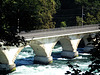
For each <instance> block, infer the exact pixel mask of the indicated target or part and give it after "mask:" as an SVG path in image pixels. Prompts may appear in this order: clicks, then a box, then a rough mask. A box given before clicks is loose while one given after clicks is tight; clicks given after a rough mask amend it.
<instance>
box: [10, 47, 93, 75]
mask: <svg viewBox="0 0 100 75" xmlns="http://www.w3.org/2000/svg"><path fill="white" fill-rule="evenodd" d="M61 51H62V47H60V46H59V45H56V46H55V48H54V49H53V52H52V56H53V63H52V64H50V65H39V64H34V63H33V60H34V55H35V54H34V51H33V50H32V48H31V47H25V48H24V49H23V50H22V51H21V52H20V53H19V55H18V56H17V59H16V61H15V64H16V71H14V72H12V73H10V74H9V75H65V73H66V71H70V70H71V69H70V68H69V67H68V66H67V65H68V64H67V62H68V61H69V62H70V63H71V64H73V65H75V64H77V65H79V66H80V67H79V68H80V69H81V70H83V71H86V70H88V65H89V64H90V63H91V61H90V60H89V58H90V56H91V55H89V54H86V53H80V54H79V56H78V57H76V58H74V59H65V58H61V56H60V54H61Z"/></svg>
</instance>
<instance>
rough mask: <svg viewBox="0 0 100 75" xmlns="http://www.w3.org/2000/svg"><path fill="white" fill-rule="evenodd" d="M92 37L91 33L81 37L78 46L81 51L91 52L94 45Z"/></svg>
mask: <svg viewBox="0 0 100 75" xmlns="http://www.w3.org/2000/svg"><path fill="white" fill-rule="evenodd" d="M90 38H91V34H87V35H84V37H83V38H82V39H81V41H80V43H79V45H78V48H77V50H78V52H79V53H89V52H90V51H91V49H92V48H93V45H92V42H93V40H91V39H90ZM89 40H90V41H89Z"/></svg>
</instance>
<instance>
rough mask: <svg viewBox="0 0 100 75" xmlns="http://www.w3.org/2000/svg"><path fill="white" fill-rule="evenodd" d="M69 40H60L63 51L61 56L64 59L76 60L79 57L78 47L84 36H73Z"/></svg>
mask: <svg viewBox="0 0 100 75" xmlns="http://www.w3.org/2000/svg"><path fill="white" fill-rule="evenodd" d="M68 38H69V39H67V40H63V39H62V40H60V42H61V44H62V48H63V51H62V53H61V56H62V57H64V58H74V57H77V56H78V51H77V47H78V44H79V42H80V40H81V38H82V35H71V36H68Z"/></svg>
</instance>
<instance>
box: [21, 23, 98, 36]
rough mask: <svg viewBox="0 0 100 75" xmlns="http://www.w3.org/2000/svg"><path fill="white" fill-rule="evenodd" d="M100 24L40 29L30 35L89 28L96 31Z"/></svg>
mask: <svg viewBox="0 0 100 75" xmlns="http://www.w3.org/2000/svg"><path fill="white" fill-rule="evenodd" d="M99 25H100V24H92V25H83V26H69V27H61V28H51V29H40V30H32V31H29V33H39V32H49V31H60V30H70V29H79V28H88V27H91V28H92V27H93V28H95V29H98V28H99ZM25 33H26V32H24V31H22V32H21V33H20V34H25Z"/></svg>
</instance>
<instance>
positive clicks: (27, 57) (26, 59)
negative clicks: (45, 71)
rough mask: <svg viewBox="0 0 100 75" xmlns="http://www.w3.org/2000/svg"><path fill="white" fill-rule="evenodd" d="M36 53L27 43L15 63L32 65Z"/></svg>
mask: <svg viewBox="0 0 100 75" xmlns="http://www.w3.org/2000/svg"><path fill="white" fill-rule="evenodd" d="M34 55H35V54H34V51H33V49H32V48H31V47H30V46H29V45H27V46H26V47H24V48H23V49H22V50H21V51H20V52H19V54H18V55H17V57H16V60H15V62H14V63H15V64H16V66H21V65H31V64H33V60H34Z"/></svg>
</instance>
